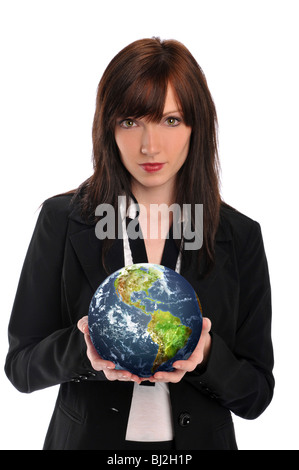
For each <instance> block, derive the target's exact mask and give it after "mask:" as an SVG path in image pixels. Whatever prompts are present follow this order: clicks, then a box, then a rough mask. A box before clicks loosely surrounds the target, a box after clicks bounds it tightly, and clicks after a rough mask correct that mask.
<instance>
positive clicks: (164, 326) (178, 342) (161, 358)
mask: <svg viewBox="0 0 299 470" xmlns="http://www.w3.org/2000/svg"><path fill="white" fill-rule="evenodd" d="M147 330H148V332H149V334H150V335H151V338H152V340H153V341H154V342H155V343H157V344H158V345H159V350H158V353H157V356H156V359H155V361H154V364H153V367H152V372H153V373H154V372H155V371H156V370H157V369H158V367H159V366H160V365H161V364H163V362H166V361H168V360H169V359H171V358H172V357H173V356H174V355H175V354H176V353H177V352H178V351H179V350H180V349H182V348H183V347H184V346H185V345H186V343H187V341H188V339H189V336H190V335H191V333H192V330H191V328H189V327H188V326H185V325H182V323H181V320H180V319H179V318H178V317H175V316H174V315H172V314H171V313H170V312H164V311H163V310H156V311H155V312H153V313H152V319H151V321H150V322H149V324H148V327H147Z"/></svg>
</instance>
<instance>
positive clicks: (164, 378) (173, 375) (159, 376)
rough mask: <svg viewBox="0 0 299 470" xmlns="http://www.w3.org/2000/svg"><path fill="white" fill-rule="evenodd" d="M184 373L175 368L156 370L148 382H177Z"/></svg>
mask: <svg viewBox="0 0 299 470" xmlns="http://www.w3.org/2000/svg"><path fill="white" fill-rule="evenodd" d="M184 375H185V371H181V370H175V371H173V372H156V373H155V374H154V376H153V377H151V378H150V379H149V380H150V382H165V383H168V382H170V383H178V382H180V380H182V378H183V377H184Z"/></svg>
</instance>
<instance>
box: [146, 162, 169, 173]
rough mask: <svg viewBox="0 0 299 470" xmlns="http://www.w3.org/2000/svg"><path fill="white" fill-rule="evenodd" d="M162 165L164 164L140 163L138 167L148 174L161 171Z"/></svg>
mask: <svg viewBox="0 0 299 470" xmlns="http://www.w3.org/2000/svg"><path fill="white" fill-rule="evenodd" d="M164 165H165V163H142V164H141V165H140V166H141V168H142V169H143V170H145V171H147V172H148V173H155V172H156V171H159V170H162V168H163V166H164Z"/></svg>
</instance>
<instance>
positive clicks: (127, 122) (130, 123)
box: [119, 119, 136, 129]
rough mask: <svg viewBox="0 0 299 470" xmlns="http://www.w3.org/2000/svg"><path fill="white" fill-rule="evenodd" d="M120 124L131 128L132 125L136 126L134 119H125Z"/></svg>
mask: <svg viewBox="0 0 299 470" xmlns="http://www.w3.org/2000/svg"><path fill="white" fill-rule="evenodd" d="M119 125H120V127H123V128H124V129H131V128H132V127H135V126H136V123H135V121H133V119H123V120H122V121H121V122H120V124H119Z"/></svg>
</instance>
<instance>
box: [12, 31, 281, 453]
mask: <svg viewBox="0 0 299 470" xmlns="http://www.w3.org/2000/svg"><path fill="white" fill-rule="evenodd" d="M216 125H217V119H216V111H215V107H214V103H213V100H212V98H211V95H210V92H209V89H208V87H207V83H206V80H205V77H204V75H203V72H202V71H201V69H200V67H199V66H198V64H197V62H196V61H195V59H194V58H193V57H192V55H191V54H190V52H189V51H188V50H187V49H186V48H185V47H184V46H183V45H182V44H180V43H179V42H176V41H163V42H162V41H160V40H159V39H157V38H153V39H144V40H139V41H136V42H134V43H132V44H130V45H129V46H127V47H126V48H124V49H123V50H122V51H121V52H120V53H119V54H118V55H117V56H116V57H115V58H114V59H113V60H112V61H111V63H110V64H109V65H108V67H107V69H106V71H105V72H104V75H103V77H102V79H101V81H100V84H99V88H98V94H97V104H96V111H95V117H94V124H93V150H94V173H93V175H92V176H91V177H90V178H89V179H88V180H87V181H86V182H84V183H83V184H82V185H81V186H80V187H79V188H78V190H77V191H75V192H70V193H67V194H64V195H60V196H57V197H54V198H50V199H48V200H47V201H45V203H44V204H43V207H42V210H41V213H40V215H39V219H38V221H37V224H36V228H35V231H34V234H33V237H32V241H31V243H30V246H29V250H28V253H27V256H26V259H25V263H24V267H23V270H22V274H21V278H20V282H19V286H18V291H17V294H16V299H15V302H14V306H13V312H12V316H11V320H10V325H9V341H10V348H9V352H8V355H7V360H6V366H5V368H6V373H7V375H8V377H9V379H10V380H11V382H12V383H13V384H14V386H15V387H16V388H17V389H19V390H20V391H22V392H32V391H34V390H38V389H42V388H45V387H49V386H52V385H57V384H61V385H60V390H59V395H58V399H57V403H56V406H55V410H54V413H53V417H52V420H51V423H50V426H49V430H48V433H47V436H46V440H45V445H44V448H45V449H114V450H115V449H154V450H156V449H237V444H236V440H235V435H234V427H233V423H232V418H231V412H233V413H235V414H236V415H239V416H242V417H244V418H247V419H254V418H256V417H258V416H259V415H260V414H261V413H262V412H263V411H264V410H265V408H266V407H267V406H268V405H269V403H270V401H271V399H272V395H273V388H274V379H273V375H272V368H273V352H272V343H271V331H270V330H271V292H270V283H269V276H268V268H267V261H266V257H265V252H264V247H263V241H262V236H261V231H260V226H259V224H258V223H257V222H255V221H253V220H251V219H249V218H248V217H246V216H245V215H242V214H240V213H239V212H237V211H236V210H234V209H232V208H230V207H229V206H227V205H226V204H224V203H223V202H222V201H221V198H220V194H219V179H218V158H217V138H216ZM119 196H125V197H126V201H127V202H128V204H129V202H130V201H132V200H133V201H134V202H136V203H138V208H139V210H138V211H137V213H135V215H133V216H132V215H131V216H130V214H126V212H124V213H122V217H123V219H122V220H126V221H127V222H128V220H130V219H129V218H126V215H127V216H128V217H131V218H132V217H133V220H134V221H135V222H136V227H138V230H139V233H142V235H143V238H140V237H139V238H137V239H133V238H134V237H132V236H130V233H129V231H128V234H127V239H126V240H127V243H125V239H124V240H123V239H122V238H116V239H113V237H110V239H109V238H104V237H101V236H100V237H99V236H98V234H97V233H96V230H95V228H96V227H97V222H98V221H99V220H101V217H100V216H99V215H97V214H99V212H97V211H98V209H97V208H98V207H99V205H100V207H101V204H109V205H111V206H112V207H113V208H115V209H116V212H115V214H116V216H115V221H114V220H112V221H111V223H112V222H117V219H118V217H119V211H120V209H121V208H120V207H118V201H119ZM173 203H176V204H179V205H180V207H183V205H184V204H189V205H191V207H192V208H193V209H192V217H191V219H192V227H193V228H196V227H195V226H196V224H197V222H196V217H195V210H194V207H195V205H196V204H203V233H202V246H201V247H200V248H197V249H186V245H185V244H184V243H183V242H184V241H185V240H184V239H182V240H177V239H176V238H175V237H174V236H172V237H171V236H170V237H168V238H167V237H166V234H167V233H168V232H169V234H171V233H173V232H172V223H173V220H172V217H171V212H168V213H167V214H166V215H165V217H162V219H163V220H161V219H158V225H159V227H158V228H159V232H158V233H159V236H158V237H157V238H153V237H151V236H150V233H149V232H148V230H147V227H148V226H149V225H150V223H151V222H152V218H151V210H150V209H151V207H152V206H151V205H152V204H166V207H170V206H171V204H173ZM102 215H103V214H102ZM162 222H163V223H162ZM165 222H166V223H165ZM125 232H126V229H125ZM101 238H104V239H101ZM132 262H133V263H138V262H151V263H157V264H162V265H165V266H168V267H170V268H172V269H176V270H177V271H179V272H180V273H181V275H182V276H184V277H185V278H186V279H187V280H188V281H189V282H190V283H191V285H192V286H193V287H194V289H195V291H196V292H197V294H198V297H199V299H200V301H201V305H202V309H203V316H204V320H203V331H202V335H201V337H200V340H199V343H198V345H197V347H196V349H195V350H194V352H193V353H192V355H191V356H190V358H189V359H188V360H185V361H177V362H175V363H174V370H173V372H157V373H156V374H154V375H153V376H152V377H150V378H149V379H148V380H146V381H145V380H144V379H141V378H140V377H137V376H136V375H133V374H131V373H130V372H129V371H122V370H116V369H115V365H114V364H113V362H110V361H106V360H103V359H102V358H101V357H100V356H98V354H97V352H96V351H95V349H94V347H93V345H92V343H91V340H90V337H89V333H88V327H87V312H88V307H89V304H90V301H91V298H92V295H93V293H94V292H95V290H96V289H97V287H98V286H99V284H100V283H101V282H102V281H103V280H104V279H105V278H106V277H107V275H108V274H109V273H112V272H115V271H116V270H117V269H120V268H121V267H123V266H124V265H125V264H130V263H132Z"/></svg>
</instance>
